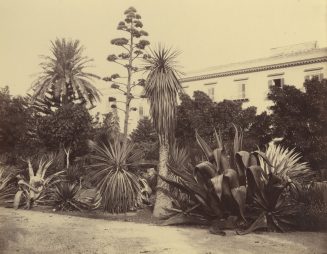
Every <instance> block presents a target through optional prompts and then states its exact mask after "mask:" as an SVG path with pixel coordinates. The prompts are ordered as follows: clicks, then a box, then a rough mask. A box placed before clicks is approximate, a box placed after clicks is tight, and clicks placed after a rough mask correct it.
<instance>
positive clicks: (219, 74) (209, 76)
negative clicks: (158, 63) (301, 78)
mask: <svg viewBox="0 0 327 254" xmlns="http://www.w3.org/2000/svg"><path fill="white" fill-rule="evenodd" d="M321 62H327V56H323V57H317V58H310V59H303V60H297V61H291V62H285V63H279V64H270V65H263V66H257V67H251V68H244V69H236V70H231V71H224V72H217V73H212V74H205V75H197V76H192V77H187V78H181V79H180V82H181V83H186V82H191V81H197V80H204V79H212V78H219V77H226V76H232V75H238V74H245V73H251V72H260V71H267V70H274V69H281V68H289V67H293V66H299V65H306V64H313V63H321Z"/></svg>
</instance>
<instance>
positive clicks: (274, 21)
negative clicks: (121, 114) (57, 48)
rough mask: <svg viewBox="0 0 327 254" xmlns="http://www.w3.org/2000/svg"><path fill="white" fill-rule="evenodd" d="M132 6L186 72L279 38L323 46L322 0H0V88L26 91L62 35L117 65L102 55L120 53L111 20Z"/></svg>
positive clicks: (100, 69) (260, 49)
mask: <svg viewBox="0 0 327 254" xmlns="http://www.w3.org/2000/svg"><path fill="white" fill-rule="evenodd" d="M130 6H134V7H135V8H136V9H137V11H138V13H139V14H140V15H141V16H142V22H143V24H144V27H143V29H144V30H146V31H147V32H148V33H149V37H148V40H149V41H150V42H151V44H152V45H156V44H157V43H159V42H160V43H164V44H165V45H167V46H173V47H174V48H177V49H179V50H181V51H182V54H181V55H180V57H179V63H180V65H181V66H183V71H184V72H187V71H189V70H196V69H202V68H206V67H210V66H215V65H220V64H227V63H231V62H237V61H243V60H247V59H252V58H258V57H263V56H266V55H268V54H269V49H270V48H273V47H278V46H283V45H289V44H296V43H301V42H307V41H318V45H319V46H320V47H326V45H327V1H326V0H271V1H263V0H246V1H245V0H239V1H236V0H234V1H233V0H198V1H196V0H28V1H26V0H20V1H18V0H0V36H1V37H0V87H3V86H5V85H8V86H9V87H10V90H11V93H12V94H14V95H18V94H20V95H25V94H26V91H27V89H28V88H29V87H30V85H31V83H32V81H33V80H34V79H35V77H36V74H37V73H38V72H39V71H40V69H39V66H38V64H39V63H40V61H41V59H40V58H39V56H40V55H47V54H50V51H49V48H50V41H51V40H55V39H56V38H63V37H65V38H71V39H79V40H80V41H81V44H82V45H83V46H84V47H85V55H87V56H88V57H90V58H93V59H94V60H95V61H94V68H92V70H91V71H92V72H94V73H95V74H98V75H99V76H101V77H104V76H108V75H110V74H112V73H115V72H117V67H116V66H115V65H114V64H113V63H109V62H107V61H106V57H107V56H108V54H111V53H117V52H119V51H117V47H115V46H112V45H111V44H110V40H111V39H113V38H115V37H120V36H121V32H119V31H117V30H116V27H117V24H118V22H119V21H121V20H122V19H123V12H124V10H125V9H127V8H128V7H130ZM96 85H97V86H98V87H99V88H100V90H101V89H103V88H104V87H105V86H108V85H106V84H105V83H104V82H103V81H101V80H100V81H97V82H96ZM106 90H107V89H103V90H102V91H103V92H104V94H106V92H105V91H106Z"/></svg>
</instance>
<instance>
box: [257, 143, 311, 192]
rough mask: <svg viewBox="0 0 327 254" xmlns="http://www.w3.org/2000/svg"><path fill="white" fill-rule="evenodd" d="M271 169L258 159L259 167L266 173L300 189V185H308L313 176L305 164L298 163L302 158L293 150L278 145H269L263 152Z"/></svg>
mask: <svg viewBox="0 0 327 254" xmlns="http://www.w3.org/2000/svg"><path fill="white" fill-rule="evenodd" d="M265 154H266V156H267V158H268V160H269V161H270V163H271V165H272V167H270V166H269V165H268V164H267V163H266V162H265V161H264V160H262V159H260V165H261V166H262V168H263V169H264V170H265V171H266V173H268V172H269V171H271V172H272V173H273V174H275V175H277V176H278V177H280V178H282V179H283V180H284V181H286V182H290V183H293V184H294V185H293V184H292V186H294V187H296V188H300V187H301V185H302V184H307V183H309V182H310V181H311V180H312V178H313V176H314V175H315V173H314V171H312V170H311V169H310V167H309V164H308V163H307V162H300V160H301V158H302V156H301V155H300V153H297V152H295V149H291V150H290V149H288V148H284V147H282V146H280V145H275V144H269V146H268V148H267V150H266V152H265Z"/></svg>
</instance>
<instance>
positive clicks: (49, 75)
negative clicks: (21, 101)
mask: <svg viewBox="0 0 327 254" xmlns="http://www.w3.org/2000/svg"><path fill="white" fill-rule="evenodd" d="M51 52H52V56H43V59H44V61H43V62H42V63H41V64H40V65H41V68H42V72H41V73H40V75H39V77H38V78H37V79H36V80H35V81H34V82H33V84H32V89H33V95H32V99H34V100H35V99H39V100H41V101H44V102H45V103H46V104H48V106H50V107H59V106H61V105H66V104H68V103H70V102H74V103H78V104H86V103H89V104H90V105H91V106H93V104H94V102H96V101H98V100H100V92H99V91H98V90H97V88H96V87H95V86H94V85H93V84H92V83H91V82H92V80H93V79H94V78H98V76H97V75H95V74H92V73H89V72H87V71H86V70H85V69H86V68H87V67H88V66H87V64H88V63H90V62H92V61H93V60H92V59H89V58H87V57H84V56H83V55H82V53H83V47H81V46H80V43H79V41H78V40H75V41H66V40H65V39H62V40H59V39H56V40H55V41H54V42H51Z"/></svg>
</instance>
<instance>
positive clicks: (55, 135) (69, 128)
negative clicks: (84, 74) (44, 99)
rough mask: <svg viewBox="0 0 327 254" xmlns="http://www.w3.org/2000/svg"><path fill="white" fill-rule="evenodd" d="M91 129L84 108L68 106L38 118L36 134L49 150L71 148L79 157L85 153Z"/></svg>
mask: <svg viewBox="0 0 327 254" xmlns="http://www.w3.org/2000/svg"><path fill="white" fill-rule="evenodd" d="M92 127H93V126H92V117H91V115H90V113H89V112H88V110H87V109H86V108H85V106H83V105H78V104H69V105H66V106H64V107H61V108H59V109H58V110H57V111H55V112H52V113H51V114H49V115H46V116H43V117H40V118H39V119H38V127H37V134H38V136H39V138H40V139H41V141H42V142H43V143H44V144H45V146H46V147H47V148H48V149H49V150H58V149H59V148H67V147H71V148H72V149H73V150H74V151H75V152H76V153H77V154H79V155H80V154H83V153H85V152H86V151H87V140H88V139H89V138H91V136H92Z"/></svg>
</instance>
